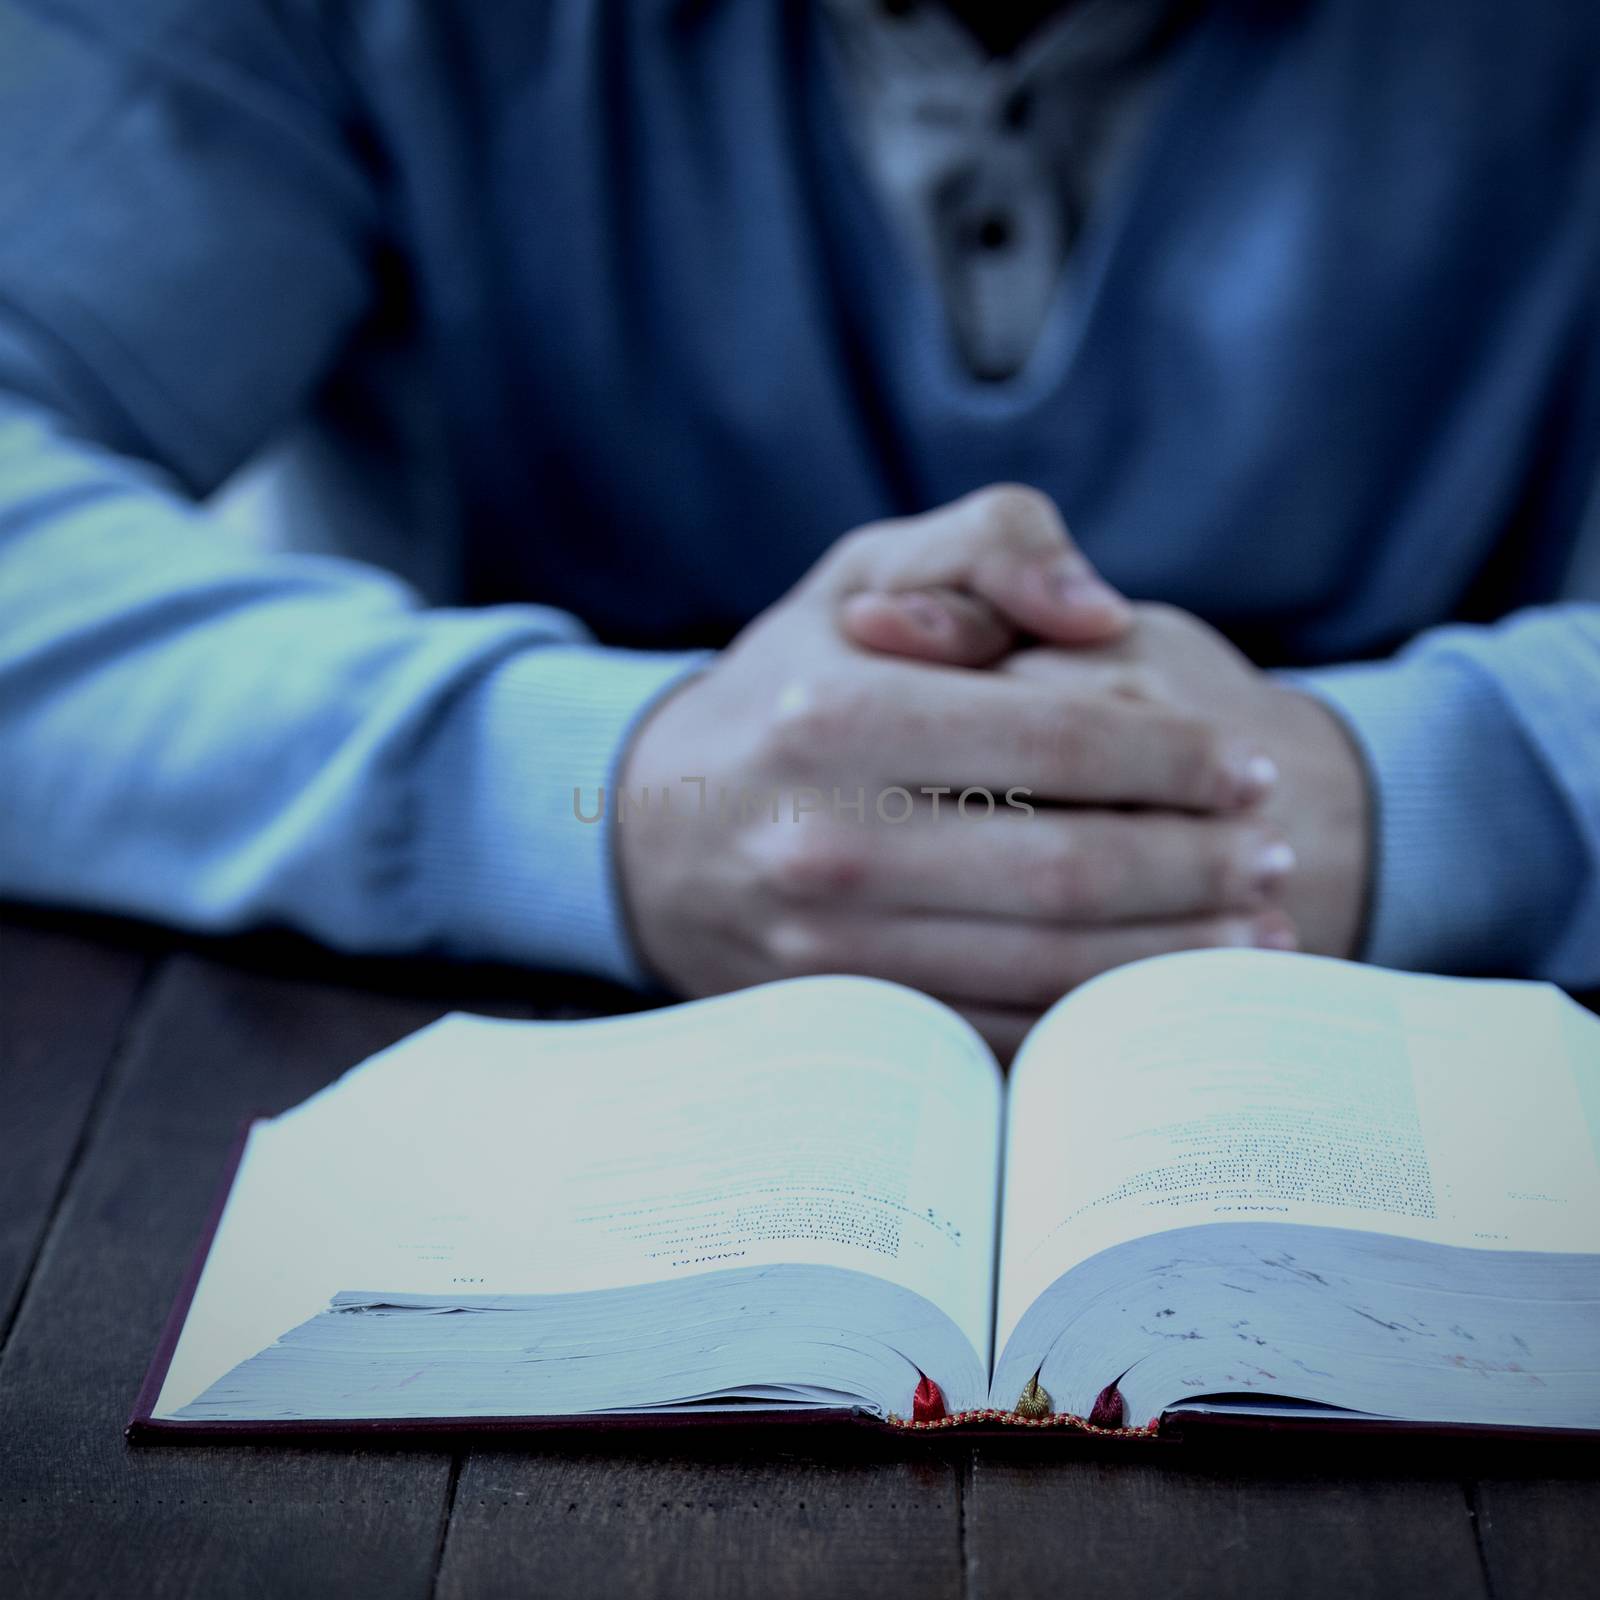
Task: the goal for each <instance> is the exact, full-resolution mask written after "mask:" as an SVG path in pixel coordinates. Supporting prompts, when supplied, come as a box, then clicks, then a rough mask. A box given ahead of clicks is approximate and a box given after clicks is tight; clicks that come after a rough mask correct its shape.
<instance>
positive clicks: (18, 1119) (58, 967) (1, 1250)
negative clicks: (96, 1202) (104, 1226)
mask: <svg viewBox="0 0 1600 1600" xmlns="http://www.w3.org/2000/svg"><path fill="white" fill-rule="evenodd" d="M149 965H150V963H149V959H148V958H147V957H146V956H145V955H143V954H141V953H140V952H138V951H137V950H132V949H128V948H126V947H122V946H118V945H113V944H109V943H104V942H92V941H88V940H85V939H83V938H81V937H73V936H72V935H70V934H67V933H63V932H62V931H61V930H60V929H59V928H56V927H51V926H48V925H46V926H38V925H35V924H31V923H25V922H22V921H19V920H11V921H4V922H0V1129H4V1140H5V1152H4V1159H3V1160H0V1348H3V1347H4V1339H5V1335H6V1334H7V1333H8V1332H9V1330H10V1328H11V1324H12V1321H13V1319H14V1317H15V1315H16V1310H17V1304H18V1302H19V1300H20V1298H21V1295H22V1288H23V1285H24V1283H25V1282H26V1281H27V1278H28V1274H29V1273H30V1272H31V1271H32V1268H33V1263H34V1261H35V1259H36V1257H37V1255H38V1251H39V1247H40V1244H41V1243H42V1241H43V1239H44V1231H45V1226H46V1224H47V1223H48V1222H49V1220H50V1216H51V1213H52V1212H53V1211H54V1209H55V1205H56V1202H57V1200H58V1199H59V1197H60V1195H61V1193H62V1189H63V1185H64V1183H65V1181H66V1178H67V1175H68V1173H69V1171H70V1169H71V1167H72V1164H73V1161H74V1160H75V1158H76V1157H77V1155H78V1154H79V1153H80V1149H81V1145H80V1140H81V1137H82V1135H83V1132H84V1130H85V1128H86V1126H87V1124H88V1121H89V1116H90V1113H91V1111H92V1110H93V1108H94V1105H95V1102H96V1099H97V1097H98V1095H99V1093H100V1090H101V1086H102V1084H103V1083H104V1081H105V1078H106V1075H107V1072H108V1070H109V1068H110V1064H111V1059H112V1054H113V1050H114V1048H115V1045H116V1042H117V1039H118V1036H119V1034H120V1032H121V1030H122V1027H123V1024H124V1022H125V1021H126V1019H127V1017H128V1013H129V1011H130V1009H131V1007H132V1005H133V1001H134V997H135V995H136V994H137V993H138V989H139V984H140V982H141V980H142V979H143V978H144V976H145V974H146V972H147V971H148V969H149Z"/></svg>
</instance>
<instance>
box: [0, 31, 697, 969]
mask: <svg viewBox="0 0 1600 1600" xmlns="http://www.w3.org/2000/svg"><path fill="white" fill-rule="evenodd" d="M312 18H313V8H309V7H307V8H298V7H296V8H280V7H276V6H269V5H255V4H251V3H248V0H245V3H241V4H229V5H227V6H224V7H213V6H204V5H198V4H195V3H194V0H148V3H141V4H139V5H134V6H128V5H121V4H115V3H111V0H80V3H78V4H76V5H75V6H73V7H71V8H68V7H53V6H52V7H46V6H43V5H35V4H32V3H26V0H25V3H18V0H0V149H4V150H5V151H6V154H7V159H6V160H5V161H4V162H0V896H10V897H15V898H21V899H29V900H39V901H52V902H58V903H64V904H69V905H75V906H85V907H94V908H100V909H104V910H107V911H114V912H119V913H127V914H133V915H137V916H142V917H149V918H155V919H159V920H161V921H164V922H170V923H174V924H177V925H179V926H182V927H188V928H195V929H206V930H229V929H238V928H244V927H249V926H256V925H261V924H268V923H277V924H285V925H289V926H291V927H294V928H297V929H300V930H303V931H304V932H306V933H308V934H310V935H313V936H314V937H316V938H318V939H321V940H324V941H326V942H327V943H329V944H331V945H335V946H337V947H340V948H343V949H348V950H359V951H371V952H403V951H412V952H442V953H449V954H452V955H457V956H462V957H470V958H479V959H498V960H505V961H512V962H521V963H529V964H536V965H541V966H559V967H563V968H568V969H575V970H584V971H589V972H594V973H599V974H602V975H605V976H608V977H612V978H617V979H622V980H624V981H636V980H638V979H639V978H640V977H641V974H640V973H639V971H638V968H637V965H636V962H635V958H634V956H633V954H632V952H631V950H630V948H629V943H628V939H627V937H626V933H625V930H624V927H623V923H622V918H621V912H620V907H619V900H618V894H617V885H616V883H615V882H614V880H613V875H612V855H611V840H610V838H609V827H608V826H606V825H599V824H592V823H590V824H585V823H582V822H580V821H578V820H577V818H576V817H575V815H574V807H573V800H572V795H573V790H574V789H575V788H576V789H579V790H581V791H582V794H583V796H584V800H583V809H584V811H585V812H586V813H589V814H592V813H593V809H594V805H595V790H596V789H597V788H599V787H601V786H607V787H609V786H610V785H611V784H612V783H613V781H614V769H615V765H616V762H617V760H618V756H619V752H620V751H621V750H622V749H623V748H624V745H625V741H626V740H627V738H628V736H629V733H630V731H631V729H632V728H633V727H634V725H635V724H636V723H637V721H638V719H639V717H640V716H641V715H642V714H643V712H644V711H645V710H646V709H647V708H648V707H649V706H650V705H651V703H652V702H653V701H654V700H655V699H656V698H657V696H659V695H660V694H662V693H663V692H665V691H666V690H667V689H668V688H670V686H671V685H673V684H674V683H676V682H678V681H679V679H680V678H681V677H682V676H683V675H684V674H685V673H687V672H690V671H692V670H693V669H694V666H695V664H696V663H697V661H698V660H699V659H700V657H698V656H687V655H654V654H636V653H632V652H628V651H621V650H611V649H602V648H600V647H598V646H597V645H596V644H595V643H594V642H593V641H592V639H591V638H590V637H589V636H588V634H587V633H586V632H585V630H584V629H583V628H582V627H581V626H580V625H579V623H578V622H576V621H575V620H574V619H573V618H571V617H569V616H566V615H563V614H561V613H558V612H555V611H552V610H548V609H544V608H541V607H538V606H533V605H509V606H500V607H495V608H492V609H487V610H481V611H449V610H429V609H427V608H425V607H424V606H423V605H421V603H420V602H419V601H418V599H417V597H416V596H415V595H414V594H412V593H411V592H409V591H408V590H407V589H406V588H405V587H403V586H402V585H400V584H399V583H397V582H396V581H394V580H393V579H392V578H390V577H388V576H387V575H385V574H383V573H382V572H380V571H377V570H375V569H372V568H368V567H363V566H358V565H355V564H352V563H349V562H342V561H338V560H333V559H327V558H316V557H309V556H294V555H288V554H270V553H265V552H261V551H256V550H251V549H248V548H245V547H243V546H242V545H240V544H239V543H238V542H237V541H235V540H231V539H230V538H228V537H227V536H226V535H225V534H224V533H223V532H222V530H220V529H219V528H217V527H216V526H215V525H214V524H213V522H212V520H211V519H210V518H208V516H207V515H206V514H205V512H204V511H203V510H201V509H199V508H198V502H199V501H201V500H202V499H203V498H204V497H205V496H206V495H208V494H209V493H210V492H211V491H212V490H213V489H214V488H215V487H216V486H217V485H218V484H219V483H221V482H222V481H223V480H224V479H225V478H226V477H227V476H228V475H229V474H230V473H231V472H232V471H233V470H234V469H235V468H236V467H237V466H239V465H240V463H241V462H243V461H244V460H245V459H247V458H248V457H249V456H250V455H251V454H252V453H253V452H254V451H256V450H257V449H259V448H260V447H261V446H262V445H263V444H264V443H265V442H266V441H268V440H269V439H271V438H272V437H273V436H274V434H275V433H276V432H277V430H279V429H280V428H281V427H283V426H284V425H285V423H286V422H287V421H288V420H289V419H291V418H292V417H293V416H295V415H296V414H297V413H298V411H299V410H300V409H301V408H302V407H303V406H304V404H305V403H306V401H307V399H308V398H309V396H310V394H311V391H312V389H313V388H314V386H315V385H316V383H317V382H318V381H319V379H320V377H321V376H322V375H323V374H324V373H325V372H326V371H327V370H328V367H329V365H330V363H331V362H332V361H333V360H334V359H335V358H336V356H337V353H338V351H339V349H340V347H341V344H342V343H343V341H344V340H346V339H348V338H349V337H351V335H352V332H353V330H354V329H355V328H356V327H357V326H358V325H359V324H360V321H361V319H362V318H363V317H364V316H365V315H366V314H367V312H368V310H369V309H370V300H371V295H372V284H373V281H374V280H373V262H374V259H375V253H376V251H377V249H378V243H377V240H378V234H379V232H380V215H381V209H382V201H381V198H380V195H379V192H378V184H377V181H376V179H375V177H374V175H373V173H372V172H371V171H369V170H368V169H367V167H366V165H365V164H364V161H365V158H364V157H363V155H362V153H361V151H360V149H359V147H358V145H357V144H356V143H355V142H354V141H352V140H350V139H349V138H348V137H347V136H346V127H347V124H348V122H349V120H350V118H351V113H350V111H349V108H347V107H344V106H343V105H342V103H341V95H342V94H343V93H345V92H346V91H345V89H344V87H343V86H342V84H341V81H340V79H339V76H338V74H337V72H336V71H334V70H333V69H332V68H331V66H330V65H329V63H328V61H327V59H326V57H325V55H323V54H322V53H320V52H319V50H318V48H317V44H316V40H315V38H314V37H311V36H310V35H309V34H307V33H306V31H305V30H307V29H309V28H310V27H311V26H312V23H311V21H309V20H308V19H312Z"/></svg>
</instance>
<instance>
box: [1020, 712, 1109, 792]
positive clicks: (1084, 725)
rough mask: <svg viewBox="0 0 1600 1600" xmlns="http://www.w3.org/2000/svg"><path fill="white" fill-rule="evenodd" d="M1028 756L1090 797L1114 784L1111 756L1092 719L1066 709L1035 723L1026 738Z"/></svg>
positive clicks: (1062, 781)
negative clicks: (1111, 782)
mask: <svg viewBox="0 0 1600 1600" xmlns="http://www.w3.org/2000/svg"><path fill="white" fill-rule="evenodd" d="M1024 741H1025V753H1026V754H1027V756H1028V757H1029V758H1030V759H1031V760H1032V761H1034V762H1036V763H1037V764H1038V765H1039V766H1041V767H1043V768H1044V770H1045V771H1047V772H1049V773H1051V774H1052V775H1053V776H1054V777H1055V778H1056V779H1057V780H1058V781H1059V782H1060V783H1062V784H1063V785H1064V786H1066V787H1067V788H1068V789H1071V790H1077V791H1080V792H1081V793H1083V794H1085V795H1089V796H1094V795H1099V794H1101V793H1103V792H1104V791H1105V788H1106V785H1107V784H1108V783H1109V781H1110V776H1111V774H1110V771H1109V759H1108V756H1109V752H1108V750H1107V747H1106V744H1105V741H1104V740H1103V739H1102V738H1101V737H1100V736H1099V730H1098V729H1097V728H1096V726H1095V723H1094V721H1093V719H1092V718H1090V717H1088V716H1086V715H1085V714H1084V712H1083V711H1082V710H1081V709H1078V708H1065V709H1062V710H1058V711H1057V712H1055V713H1054V714H1052V715H1049V716H1046V717H1043V718H1041V719H1039V720H1037V721H1036V722H1034V723H1033V724H1032V725H1031V726H1030V727H1029V728H1028V730H1027V731H1026V733H1025V734H1024Z"/></svg>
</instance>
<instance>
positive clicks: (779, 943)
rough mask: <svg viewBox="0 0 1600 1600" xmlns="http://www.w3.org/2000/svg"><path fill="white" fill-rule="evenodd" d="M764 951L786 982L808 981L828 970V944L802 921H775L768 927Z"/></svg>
mask: <svg viewBox="0 0 1600 1600" xmlns="http://www.w3.org/2000/svg"><path fill="white" fill-rule="evenodd" d="M763 949H764V953H765V955H766V958H767V960H768V962H769V963H770V964H771V966H772V968H773V970H774V971H776V972H778V973H780V974H781V975H782V976H784V977H786V978H805V977H810V976H812V975H814V974H816V973H821V972H826V971H827V970H829V969H828V947H827V941H826V940H824V939H823V938H822V936H821V933H820V932H819V930H818V929H817V928H816V927H814V926H813V925H812V924H811V923H809V922H807V921H805V920H804V919H803V918H801V917H775V918H773V920H772V921H771V923H769V924H768V926H767V931H766V938H765V939H764V941H763Z"/></svg>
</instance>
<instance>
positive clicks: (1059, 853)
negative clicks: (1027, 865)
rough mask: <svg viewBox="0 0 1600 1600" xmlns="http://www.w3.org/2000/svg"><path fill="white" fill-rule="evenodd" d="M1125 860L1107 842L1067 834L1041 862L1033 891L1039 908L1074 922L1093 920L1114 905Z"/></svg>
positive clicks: (1123, 874) (1124, 874)
mask: <svg viewBox="0 0 1600 1600" xmlns="http://www.w3.org/2000/svg"><path fill="white" fill-rule="evenodd" d="M1125 876H1126V863H1125V862H1124V861H1123V860H1122V859H1121V855H1120V852H1119V851H1118V849H1117V848H1116V847H1115V846H1114V845H1112V844H1110V843H1109V842H1108V841H1105V840H1101V841H1099V842H1097V843H1093V844H1091V843H1090V842H1089V841H1087V840H1085V839H1083V838H1081V837H1076V838H1075V837H1073V836H1071V835H1069V836H1068V838H1067V839H1066V840H1065V841H1063V843H1062V844H1061V845H1060V846H1058V847H1057V848H1056V849H1055V850H1053V851H1052V852H1051V853H1050V854H1049V855H1048V856H1047V857H1046V858H1045V860H1044V861H1043V862H1042V863H1041V865H1040V869H1039V872H1038V874H1037V878H1036V892H1037V893H1038V894H1039V895H1040V896H1041V898H1042V900H1043V901H1044V905H1043V907H1042V909H1044V910H1046V911H1048V912H1053V913H1055V914H1056V915H1064V916H1066V917H1067V918H1069V919H1070V920H1074V921H1095V920H1098V919H1100V918H1103V917H1105V916H1106V915H1107V914H1108V913H1109V912H1110V911H1111V910H1112V909H1113V907H1114V906H1115V905H1116V902H1117V897H1118V894H1119V892H1120V886H1121V884H1122V882H1123V880H1124V878H1125Z"/></svg>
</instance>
